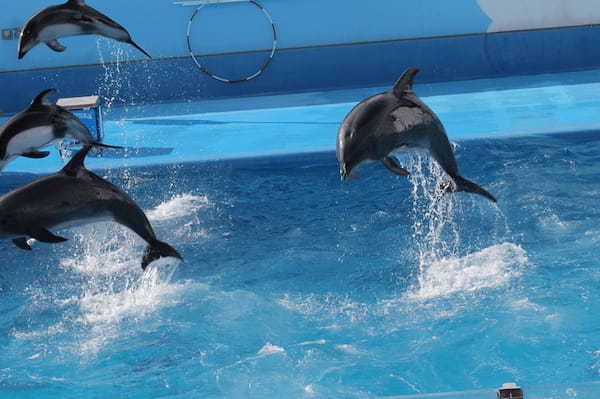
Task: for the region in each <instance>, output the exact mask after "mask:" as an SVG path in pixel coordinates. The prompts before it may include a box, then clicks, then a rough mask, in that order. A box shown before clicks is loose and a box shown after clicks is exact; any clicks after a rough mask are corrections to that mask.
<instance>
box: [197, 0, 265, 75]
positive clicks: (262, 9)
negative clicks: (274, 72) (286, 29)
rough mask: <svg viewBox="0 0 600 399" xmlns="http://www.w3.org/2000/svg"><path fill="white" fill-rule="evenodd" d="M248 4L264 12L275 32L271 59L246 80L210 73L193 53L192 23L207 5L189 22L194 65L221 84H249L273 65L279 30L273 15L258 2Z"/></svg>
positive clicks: (253, 1)
mask: <svg viewBox="0 0 600 399" xmlns="http://www.w3.org/2000/svg"><path fill="white" fill-rule="evenodd" d="M248 2H249V3H252V4H254V5H255V6H256V7H258V8H259V9H260V10H261V11H262V12H263V14H264V15H265V17H266V18H267V21H268V22H269V23H270V24H271V28H272V30H273V46H272V48H271V54H269V58H268V59H267V60H266V61H265V63H264V64H263V65H262V66H261V67H260V68H259V69H258V71H256V72H254V73H253V74H252V75H249V76H247V77H245V78H241V79H227V78H223V77H221V76H219V75H217V74H214V73H212V72H211V71H209V70H208V69H207V68H206V67H205V66H204V65H202V64H201V63H200V61H198V59H197V58H196V56H195V55H194V52H193V51H192V38H191V33H190V32H191V29H192V22H193V21H194V18H195V17H196V15H197V14H198V12H200V10H201V9H203V8H204V6H205V5H206V4H202V5H201V6H200V7H198V8H197V9H196V10H195V11H194V13H193V14H192V16H191V17H190V20H189V22H188V28H187V45H188V50H189V52H190V57H192V60H194V63H195V64H196V66H197V67H198V69H200V70H201V71H202V72H204V73H205V74H207V75H208V76H210V77H211V78H213V79H216V80H219V81H221V82H226V83H240V82H247V81H249V80H251V79H254V78H255V77H257V76H258V75H260V74H261V73H263V72H264V71H265V70H266V69H267V67H268V66H269V65H270V64H271V61H272V60H273V56H274V55H275V51H276V50H277V30H276V29H275V24H274V23H273V18H271V15H270V14H269V12H268V11H267V9H266V8H265V7H263V6H262V5H261V4H260V3H258V2H257V1H255V0H248Z"/></svg>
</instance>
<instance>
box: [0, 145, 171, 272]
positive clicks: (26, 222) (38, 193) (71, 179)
mask: <svg viewBox="0 0 600 399" xmlns="http://www.w3.org/2000/svg"><path fill="white" fill-rule="evenodd" d="M90 148H91V146H85V147H84V148H82V149H81V150H80V151H79V152H77V153H76V154H75V156H74V157H73V159H71V161H69V163H68V164H67V165H66V166H65V167H64V168H63V169H62V170H61V171H59V172H58V173H54V174H52V175H49V176H46V177H42V178H40V179H37V180H34V181H32V182H31V183H29V184H27V185H25V186H23V187H20V188H17V189H16V190H14V191H11V192H9V193H8V194H5V195H3V196H2V197H0V238H12V239H13V243H14V244H15V245H16V246H17V247H19V248H21V249H25V250H31V247H30V246H29V244H28V243H27V237H32V238H35V239H36V240H38V241H41V242H46V243H58V242H63V241H66V240H67V239H66V238H63V237H60V236H57V235H55V234H54V233H51V232H50V231H49V229H59V230H60V229H63V228H68V227H72V226H77V225H83V224H88V223H93V222H96V221H101V220H112V221H114V222H117V223H119V224H121V225H123V226H125V227H128V228H129V229H131V230H132V231H134V232H135V233H136V234H137V235H139V236H140V237H141V238H143V239H144V240H145V241H146V242H147V243H148V246H147V247H146V249H145V251H144V255H143V258H142V269H143V270H145V269H146V267H147V266H148V265H149V264H150V263H151V262H153V261H155V260H157V259H159V258H163V257H175V258H178V259H183V258H182V257H181V255H179V253H178V252H177V250H175V249H174V248H173V247H171V246H170V245H169V244H167V243H164V242H162V241H159V240H158V239H157V238H156V235H155V234H154V231H153V230H152V226H151V225H150V222H149V221H148V218H147V217H146V215H145V214H144V211H142V210H141V209H140V207H139V206H137V204H136V203H135V202H133V200H132V199H131V198H129V196H128V195H127V194H125V193H124V192H123V191H121V190H120V189H119V188H117V187H116V186H115V185H113V184H111V183H109V182H107V181H106V180H104V179H102V178H100V177H99V176H97V175H95V174H94V173H92V172H90V171H89V170H87V169H86V168H85V166H84V165H83V161H84V159H85V156H86V155H87V153H88V152H89V150H90Z"/></svg>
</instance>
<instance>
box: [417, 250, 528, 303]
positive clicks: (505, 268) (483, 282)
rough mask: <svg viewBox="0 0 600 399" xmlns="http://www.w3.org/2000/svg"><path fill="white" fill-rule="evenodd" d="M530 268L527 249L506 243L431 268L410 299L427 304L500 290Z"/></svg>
mask: <svg viewBox="0 0 600 399" xmlns="http://www.w3.org/2000/svg"><path fill="white" fill-rule="evenodd" d="M526 265H527V254H526V252H525V250H523V248H521V247H520V246H518V245H515V244H512V243H507V242H506V243H502V244H499V245H494V246H492V247H489V248H485V249H483V250H481V251H477V252H474V253H472V254H469V255H467V256H464V257H448V258H444V259H440V260H439V261H437V262H433V263H431V264H429V265H428V267H427V268H426V269H425V270H424V272H423V274H421V275H420V276H419V286H418V288H417V289H415V290H414V291H412V292H410V293H409V295H408V296H409V298H410V299H417V300H427V299H432V298H438V297H443V296H448V295H451V294H454V293H459V292H460V293H467V292H474V291H479V290H481V289H484V288H494V287H500V286H503V285H505V284H507V283H508V282H509V281H510V280H512V279H513V278H515V277H518V276H520V275H521V273H522V270H523V267H524V266H526Z"/></svg>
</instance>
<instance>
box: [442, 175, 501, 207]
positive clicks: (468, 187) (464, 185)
mask: <svg viewBox="0 0 600 399" xmlns="http://www.w3.org/2000/svg"><path fill="white" fill-rule="evenodd" d="M452 179H453V180H454V183H452V182H451V181H445V182H444V183H442V190H443V191H444V192H445V193H453V192H457V191H465V192H468V193H474V194H479V195H481V196H482V197H485V198H487V199H489V200H490V201H492V202H496V198H495V197H494V196H493V195H492V194H490V193H489V192H488V191H487V190H485V189H484V188H483V187H481V186H479V185H477V184H475V183H473V182H472V181H470V180H467V179H465V178H464V177H462V176H458V175H457V176H452Z"/></svg>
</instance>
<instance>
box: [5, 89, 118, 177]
mask: <svg viewBox="0 0 600 399" xmlns="http://www.w3.org/2000/svg"><path fill="white" fill-rule="evenodd" d="M55 92H56V90H55V89H48V90H44V91H42V92H41V93H40V94H38V95H37V96H36V97H35V98H34V99H33V101H32V102H31V105H30V106H29V107H28V108H27V109H26V110H24V111H22V112H20V113H18V114H16V115H15V116H13V117H12V118H11V119H9V120H8V121H6V122H5V123H4V124H3V125H2V126H0V171H1V170H2V169H4V167H5V166H6V165H7V164H8V163H9V162H10V161H12V160H13V159H14V158H16V157H18V156H24V157H28V158H44V157H47V156H48V155H49V154H50V152H48V151H38V149H39V148H41V147H44V146H46V145H48V144H51V143H53V142H54V141H57V140H60V139H63V138H65V137H69V138H72V139H74V140H77V141H79V142H80V143H82V144H91V145H94V146H97V147H105V148H116V149H120V148H122V147H117V146H112V145H107V144H102V143H99V142H97V141H95V140H94V138H93V137H92V133H90V131H89V129H88V128H87V127H86V126H85V125H84V124H83V123H82V122H81V121H80V120H79V118H77V117H76V116H75V115H74V114H73V113H71V112H69V111H67V110H66V109H64V108H63V107H61V106H59V105H57V104H53V103H51V102H49V101H48V100H47V97H48V95H50V94H52V93H55Z"/></svg>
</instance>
